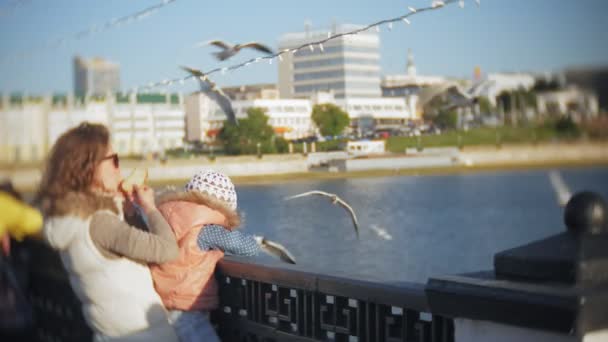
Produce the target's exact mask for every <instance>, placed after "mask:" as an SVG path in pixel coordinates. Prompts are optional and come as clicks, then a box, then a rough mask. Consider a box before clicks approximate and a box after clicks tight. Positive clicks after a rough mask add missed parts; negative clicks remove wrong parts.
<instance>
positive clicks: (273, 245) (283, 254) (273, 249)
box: [254, 236, 296, 265]
mask: <svg viewBox="0 0 608 342" xmlns="http://www.w3.org/2000/svg"><path fill="white" fill-rule="evenodd" d="M254 238H255V241H256V242H257V243H258V246H260V249H262V251H264V252H265V253H266V254H268V255H270V256H274V257H277V258H279V259H281V260H282V261H284V262H286V263H288V264H294V265H295V263H296V258H294V257H293V255H292V254H291V253H290V252H289V251H288V250H287V248H285V246H283V245H281V244H280V243H278V242H274V241H271V240H268V239H266V238H264V237H262V236H254Z"/></svg>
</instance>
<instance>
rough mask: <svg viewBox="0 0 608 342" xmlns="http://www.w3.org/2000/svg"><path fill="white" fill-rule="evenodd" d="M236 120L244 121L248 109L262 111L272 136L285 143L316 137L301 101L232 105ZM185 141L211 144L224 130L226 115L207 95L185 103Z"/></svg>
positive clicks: (307, 103)
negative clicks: (266, 118) (274, 135)
mask: <svg viewBox="0 0 608 342" xmlns="http://www.w3.org/2000/svg"><path fill="white" fill-rule="evenodd" d="M232 107H233V109H234V112H235V114H236V117H237V119H244V118H246V117H247V111H248V110H249V109H250V108H261V109H263V110H264V112H265V113H266V115H267V116H268V124H269V125H270V126H272V127H273V129H274V131H275V133H276V134H277V135H279V136H281V137H283V138H285V139H288V140H294V139H300V138H305V137H309V136H311V135H314V134H315V127H314V124H313V123H312V120H311V118H310V115H311V112H312V107H311V104H310V101H309V100H303V99H263V98H259V99H251V100H240V101H233V102H232ZM185 108H186V140H187V141H190V142H193V141H207V142H208V141H213V140H214V139H215V138H216V137H217V135H218V134H219V132H220V130H221V129H222V127H223V126H224V121H225V120H226V115H225V114H224V112H222V111H221V109H220V108H219V107H218V106H217V104H216V103H215V102H213V101H212V100H211V99H210V98H209V97H208V96H207V95H205V94H203V93H200V92H197V93H193V94H191V95H190V96H188V97H187V98H186V100H185Z"/></svg>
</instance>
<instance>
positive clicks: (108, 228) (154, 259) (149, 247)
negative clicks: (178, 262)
mask: <svg viewBox="0 0 608 342" xmlns="http://www.w3.org/2000/svg"><path fill="white" fill-rule="evenodd" d="M148 223H149V229H150V232H146V231H142V230H140V229H138V228H136V227H133V226H130V225H129V224H127V223H125V222H123V221H121V220H120V219H119V218H118V217H117V216H116V215H113V214H110V213H97V214H95V215H93V217H92V219H91V225H90V232H91V239H93V242H94V243H95V245H96V246H97V247H98V248H99V249H100V250H101V251H102V253H103V252H104V251H109V252H111V253H114V254H118V255H120V256H124V257H127V258H130V259H133V260H137V261H141V262H146V263H163V262H167V261H171V260H173V259H175V258H177V256H178V255H179V248H178V246H177V242H176V241H175V235H174V234H173V231H172V230H171V227H170V226H169V224H168V223H167V221H166V220H165V219H164V217H163V216H162V214H161V213H160V212H159V211H158V210H153V211H150V212H149V213H148Z"/></svg>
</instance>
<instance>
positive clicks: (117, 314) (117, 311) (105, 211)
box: [39, 123, 179, 341]
mask: <svg viewBox="0 0 608 342" xmlns="http://www.w3.org/2000/svg"><path fill="white" fill-rule="evenodd" d="M120 182H121V176H120V166H119V159H118V156H117V155H116V154H115V153H114V151H113V149H112V146H111V144H110V134H109V132H108V129H107V128H106V127H105V126H103V125H99V124H90V123H83V124H81V125H79V126H78V127H75V128H72V129H71V130H69V131H67V132H66V133H64V134H63V135H62V136H61V137H59V139H58V140H57V142H56V143H55V145H54V147H53V149H52V151H51V153H50V156H49V160H48V164H47V168H46V170H45V173H44V176H43V178H42V182H41V185H40V192H39V200H40V201H41V206H42V210H43V213H44V215H45V225H44V228H43V232H44V235H45V238H46V240H47V241H48V242H49V244H50V245H51V246H52V247H53V248H55V249H57V250H58V251H59V254H60V256H61V259H62V261H63V265H64V266H65V268H66V270H67V272H68V274H69V277H70V283H71V285H72V288H73V289H74V292H75V293H76V295H77V296H78V298H79V299H80V301H81V302H82V311H83V313H84V317H85V319H86V321H87V322H88V324H89V326H90V327H91V328H92V329H93V331H94V333H95V340H97V341H177V337H176V335H175V332H174V330H173V328H171V326H170V325H169V323H168V321H167V314H166V311H165V309H164V307H163V306H162V301H161V299H160V298H159V296H158V294H157V293H156V292H155V291H154V286H153V284H152V278H151V276H150V272H149V269H148V267H147V265H146V264H147V263H162V262H167V261H171V260H173V259H175V258H176V257H177V256H178V253H179V252H178V247H177V243H176V242H175V237H174V235H173V233H172V231H171V228H170V227H169V225H168V224H167V222H166V221H165V219H164V218H163V216H162V215H161V214H160V213H159V212H158V210H157V209H156V206H155V202H154V192H153V191H152V189H149V188H147V187H143V188H135V191H134V194H127V195H128V197H129V198H134V200H135V202H136V203H137V204H138V205H139V206H140V207H141V208H142V209H143V211H144V212H145V214H146V215H147V217H148V224H149V230H150V232H145V231H142V230H139V229H137V228H135V227H133V226H130V225H129V224H127V223H125V222H124V221H123V211H122V204H123V202H125V201H124V196H123V195H122V194H121V193H120V191H119V185H120ZM126 204H127V206H126V207H127V208H128V207H129V204H130V201H129V200H127V201H126ZM131 208H132V207H131Z"/></svg>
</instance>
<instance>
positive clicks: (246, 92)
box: [222, 83, 279, 101]
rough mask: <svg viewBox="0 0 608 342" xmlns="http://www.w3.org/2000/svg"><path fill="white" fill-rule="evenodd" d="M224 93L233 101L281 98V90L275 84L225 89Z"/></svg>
mask: <svg viewBox="0 0 608 342" xmlns="http://www.w3.org/2000/svg"><path fill="white" fill-rule="evenodd" d="M222 91H223V92H224V93H225V94H226V95H228V97H229V98H230V99H231V100H232V101H244V100H258V99H266V100H270V99H278V98H279V90H278V88H277V85H276V84H274V83H267V84H252V85H242V86H237V87H223V88H222Z"/></svg>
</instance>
